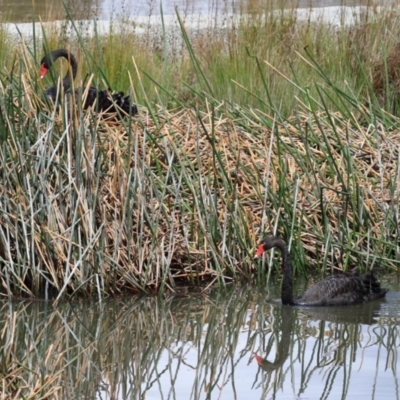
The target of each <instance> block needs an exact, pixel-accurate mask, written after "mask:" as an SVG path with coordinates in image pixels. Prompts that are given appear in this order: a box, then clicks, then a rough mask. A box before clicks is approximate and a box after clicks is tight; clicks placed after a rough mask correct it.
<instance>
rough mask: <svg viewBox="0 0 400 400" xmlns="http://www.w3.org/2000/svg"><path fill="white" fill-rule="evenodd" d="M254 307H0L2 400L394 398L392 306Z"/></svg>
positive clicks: (251, 297)
mask: <svg viewBox="0 0 400 400" xmlns="http://www.w3.org/2000/svg"><path fill="white" fill-rule="evenodd" d="M264 299H265V293H258V292H254V291H251V290H248V289H243V290H242V291H237V290H235V291H230V292H227V293H216V294H215V295H212V296H208V297H205V296H197V297H196V296H193V297H185V298H176V297H170V298H164V299H157V298H149V297H142V298H130V299H119V300H109V301H106V302H101V303H94V302H92V303H88V302H78V303H74V304H63V305H59V306H58V307H57V308H52V307H51V306H50V305H49V304H48V303H42V302H35V303H27V302H19V303H17V302H10V303H9V302H4V303H0V323H1V326H2V329H1V335H0V349H2V351H1V353H0V366H1V368H2V371H1V372H2V376H3V377H4V376H6V377H7V378H6V379H3V380H2V382H1V383H0V385H1V387H0V390H2V391H4V392H5V393H8V394H9V397H10V398H11V399H12V398H21V395H25V396H26V398H32V399H34V398H37V396H42V397H43V398H44V397H45V396H54V398H57V396H58V398H85V397H86V398H94V397H95V395H96V393H97V394H100V395H101V397H102V398H112V399H114V398H124V399H144V398H150V397H153V398H161V397H163V398H166V399H182V398H185V399H206V398H214V397H219V398H222V399H225V398H226V399H232V398H248V396H251V397H252V398H255V399H257V398H260V399H264V398H276V399H283V398H287V397H290V398H293V395H295V397H307V398H318V399H319V398H324V399H325V398H335V399H337V398H348V399H350V398H354V397H352V396H354V395H355V393H359V394H360V395H366V396H367V398H371V396H372V393H375V398H379V396H380V395H381V394H382V393H385V394H386V395H389V397H387V398H393V399H395V398H398V395H397V394H396V391H395V388H396V385H397V384H398V378H397V353H398V349H399V335H398V323H399V321H398V319H399V317H398V311H397V309H398V307H397V306H396V305H394V306H393V307H387V308H385V311H384V312H382V309H381V307H382V304H381V303H380V302H371V303H370V304H369V306H368V307H366V305H362V306H354V307H346V309H347V311H348V312H347V313H346V312H345V311H344V310H343V307H342V308H338V309H335V308H331V307H330V308H329V309H323V308H318V309H311V308H309V309H307V308H296V307H282V306H281V305H280V304H268V303H266V302H265V300H264ZM398 301H399V302H400V300H398ZM389 304H393V302H392V300H389ZM387 310H392V311H393V312H392V311H390V312H387ZM378 318H379V321H378ZM254 353H256V354H257V357H256V360H258V363H259V365H260V367H261V368H257V363H256V362H255V361H254ZM377 376H379V380H378V379H377V378H376V377H377ZM361 382H362V383H361ZM289 394H290V396H288V395H289ZM18 396H19V397H18ZM35 396H36V397H35Z"/></svg>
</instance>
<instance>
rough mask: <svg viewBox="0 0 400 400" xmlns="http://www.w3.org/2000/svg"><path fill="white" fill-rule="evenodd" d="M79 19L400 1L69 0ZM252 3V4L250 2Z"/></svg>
mask: <svg viewBox="0 0 400 400" xmlns="http://www.w3.org/2000/svg"><path fill="white" fill-rule="evenodd" d="M64 3H65V4H67V6H68V7H69V9H70V10H71V13H72V14H73V16H74V18H75V19H93V18H98V19H101V20H109V19H111V18H116V17H120V16H122V17H124V18H128V17H135V16H147V15H157V14H160V3H162V8H163V13H164V14H166V15H169V14H175V7H176V6H177V7H178V8H179V11H180V12H181V13H183V14H185V13H187V14H197V13H200V14H216V13H224V12H229V13H232V12H237V11H239V10H240V9H242V8H243V7H246V9H249V7H250V9H251V5H252V4H254V5H255V6H256V7H258V8H259V7H260V6H261V5H262V6H264V7H266V8H282V7H285V8H292V7H299V8H308V7H331V6H359V5H372V4H385V5H388V4H389V5H390V4H398V3H399V1H398V0H268V1H266V2H264V3H262V2H255V3H254V2H252V1H250V0H162V1H160V0H80V1H76V0H65V1H64ZM0 5H1V8H0V15H1V17H2V18H3V20H4V19H5V20H7V21H10V22H30V21H32V18H34V17H35V19H37V18H38V16H40V18H41V20H42V21H51V20H54V19H64V18H65V17H66V13H65V10H64V7H63V5H62V1H61V0H35V1H32V0H0ZM249 5H250V6H249Z"/></svg>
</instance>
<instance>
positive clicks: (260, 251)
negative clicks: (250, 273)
mask: <svg viewBox="0 0 400 400" xmlns="http://www.w3.org/2000/svg"><path fill="white" fill-rule="evenodd" d="M263 253H264V245H263V244H260V245H259V246H258V247H257V252H256V255H255V256H254V258H260V257H261V256H262V254H263Z"/></svg>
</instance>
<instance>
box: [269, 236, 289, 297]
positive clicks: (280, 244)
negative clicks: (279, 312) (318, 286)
mask: <svg viewBox="0 0 400 400" xmlns="http://www.w3.org/2000/svg"><path fill="white" fill-rule="evenodd" d="M273 247H276V248H278V249H279V250H280V252H281V254H282V269H283V282H282V294H281V297H282V304H285V305H292V304H294V302H293V288H292V259H291V258H290V254H289V250H288V248H287V246H286V243H285V242H284V241H283V240H281V239H278V238H276V239H275V240H274V246H273Z"/></svg>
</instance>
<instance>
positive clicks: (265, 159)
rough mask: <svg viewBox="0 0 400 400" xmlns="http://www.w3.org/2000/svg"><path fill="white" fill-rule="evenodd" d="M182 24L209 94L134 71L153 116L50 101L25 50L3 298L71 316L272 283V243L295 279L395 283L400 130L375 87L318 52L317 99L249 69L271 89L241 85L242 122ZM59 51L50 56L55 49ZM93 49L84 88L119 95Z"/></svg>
mask: <svg viewBox="0 0 400 400" xmlns="http://www.w3.org/2000/svg"><path fill="white" fill-rule="evenodd" d="M385 18H386V17H385ZM396 18H397V14H394V16H393V18H392V20H391V21H392V22H393V20H395V19H396ZM179 21H180V23H181V34H182V43H183V44H184V46H185V47H184V48H185V51H186V53H185V54H183V55H182V64H181V66H182V68H181V69H182V70H186V69H187V68H189V67H190V68H189V69H191V74H192V75H193V77H194V78H193V79H194V80H193V82H195V81H196V85H190V84H186V85H181V86H185V88H186V89H185V90H187V93H190V98H186V100H185V96H186V95H184V96H178V94H177V92H176V91H170V88H169V86H168V84H167V83H166V82H167V81H168V74H167V72H166V71H167V70H165V72H166V75H164V77H163V78H162V79H161V81H157V80H156V79H154V78H151V75H150V74H149V73H146V71H144V70H142V69H140V68H139V67H138V65H137V64H136V60H135V59H134V60H133V63H134V65H135V66H136V69H135V71H132V73H131V74H130V73H128V71H125V74H123V75H125V76H127V77H129V82H130V83H129V86H130V91H131V94H132V96H133V97H134V98H135V99H136V100H140V99H142V100H143V104H144V106H142V107H140V112H139V115H138V116H135V117H126V118H124V119H122V120H118V119H113V118H109V117H108V116H106V115H98V114H95V113H93V112H91V111H90V110H89V111H87V112H85V111H84V110H82V109H81V108H80V106H79V103H78V104H77V105H76V106H75V105H74V107H71V104H68V103H67V102H64V101H61V102H60V103H58V104H56V105H53V104H50V103H49V102H47V101H45V99H44V96H43V86H42V84H41V83H39V82H38V80H37V73H36V71H37V69H38V65H37V60H38V59H40V58H41V57H42V54H41V53H39V51H38V48H37V46H36V47H35V46H33V47H25V46H21V47H19V48H18V49H17V51H18V53H17V56H15V57H14V59H13V64H12V65H11V66H9V67H8V68H7V69H5V71H6V72H3V75H2V79H1V86H0V101H1V102H0V104H1V119H0V139H1V148H0V163H1V171H0V173H1V179H0V210H1V213H0V263H1V267H2V268H1V271H0V280H1V289H0V293H1V295H2V296H3V297H40V298H46V299H49V298H56V299H57V300H60V299H66V298H71V297H72V296H74V295H79V296H85V297H91V296H96V297H104V296H109V295H119V294H124V293H139V292H146V293H158V292H160V291H163V290H166V289H167V290H171V291H180V290H183V289H182V287H190V288H201V290H206V289H207V288H209V287H211V286H212V285H215V284H217V285H219V286H220V287H224V286H225V285H227V284H229V283H230V282H233V281H238V280H252V279H253V278H254V277H256V278H258V279H263V275H264V272H265V270H266V268H264V267H260V268H259V265H255V263H254V261H253V254H254V252H253V249H254V247H255V245H256V243H257V242H258V241H259V240H260V239H261V237H262V236H263V235H265V234H266V233H270V232H277V233H278V234H279V235H281V236H282V237H284V238H285V239H286V240H287V241H288V242H289V244H290V246H291V251H292V254H293V256H294V257H295V259H296V262H295V270H296V271H295V273H299V272H302V273H308V272H310V271H316V270H317V271H321V272H325V271H330V272H334V270H349V269H352V268H359V269H360V270H366V269H369V268H371V267H372V266H374V265H377V264H379V265H382V266H384V267H387V268H390V269H397V268H398V266H399V260H400V256H399V243H400V232H399V224H398V221H399V204H400V203H399V187H400V162H399V160H400V158H399V149H400V134H399V129H398V126H399V123H398V119H397V118H396V116H393V115H392V114H395V113H392V114H391V113H388V112H387V111H385V110H384V109H382V108H381V105H382V102H381V100H382V99H381V98H380V97H382V96H379V93H375V95H374V92H373V86H372V84H370V89H371V90H372V95H371V96H369V97H368V96H366V97H364V96H362V95H361V94H360V93H358V92H357V88H356V87H357V85H354V86H353V87H349V86H348V87H347V88H346V87H343V85H342V84H337V83H336V82H337V81H336V80H335V79H333V77H331V76H330V75H328V74H327V72H326V71H325V69H324V68H323V66H322V65H321V64H319V59H318V60H317V59H316V58H314V56H313V54H311V53H310V52H309V53H307V54H308V55H307V56H306V55H304V53H303V54H302V53H299V52H296V51H294V54H295V55H296V57H297V58H298V60H299V62H301V63H302V65H303V67H302V68H306V69H307V70H308V72H309V75H310V76H312V77H317V78H318V82H319V83H315V85H314V86H313V87H312V88H310V87H309V86H308V84H309V80H306V81H304V82H301V83H300V80H299V76H297V75H296V73H295V72H294V70H293V71H292V74H291V75H290V74H288V73H287V72H288V71H287V70H286V69H285V68H282V69H279V68H278V67H277V66H276V65H274V64H271V62H270V61H268V60H265V61H262V60H260V59H259V58H258V57H257V56H254V55H251V54H248V55H247V57H248V60H247V62H250V61H249V60H251V62H252V63H253V68H254V70H252V71H253V72H254V73H253V72H252V73H251V74H248V75H251V76H253V77H254V79H255V80H258V82H261V85H260V87H259V88H257V90H256V89H255V88H254V86H251V85H250V86H243V85H242V84H241V83H239V82H237V81H236V82H234V85H235V87H237V88H240V90H241V91H242V92H243V93H246V97H245V98H244V99H246V98H247V96H250V97H251V98H253V99H255V102H248V103H243V104H245V105H243V104H242V105H240V106H239V105H238V104H239V103H236V102H234V101H233V97H229V96H227V98H224V95H223V94H222V93H219V91H218V90H216V88H217V87H216V86H215V83H214V82H213V81H212V80H211V78H209V77H210V76H211V77H213V78H215V76H217V75H216V74H214V73H213V72H212V71H211V69H209V68H208V67H207V66H205V65H204V60H203V59H202V56H203V53H202V52H201V49H200V50H198V42H196V43H193V42H192V39H191V37H190V35H189V34H188V32H187V30H186V28H185V26H184V23H183V21H182V20H179ZM247 21H248V20H247ZM281 22H282V21H281ZM71 23H72V24H74V23H73V21H72V22H71ZM371 24H372V23H371ZM372 25H373V24H372ZM246 27H247V28H248V26H247V25H245V24H244V25H243V26H241V28H242V29H245V28H246ZM373 27H374V26H373ZM320 29H322V28H321V27H320ZM371 29H372V28H371ZM375 29H377V27H376V26H375ZM300 31H301V32H303V33H304V31H303V30H302V29H300ZM354 35H355V34H354ZM339 36H340V35H338V37H339ZM355 37H357V35H355ZM110 38H111V36H110ZM52 40H54V37H48V38H45V42H44V45H46V46H48V47H52V48H54V46H55V45H54V43H53V42H52ZM96 40H97V45H98V48H100V47H99V46H100V44H101V43H102V42H101V40H104V39H100V38H96ZM110 40H111V39H110ZM92 45H93V42H90V41H89V42H88V43H87V42H86V41H85V40H83V38H82V37H81V36H79V32H78V30H77V44H76V46H78V48H79V49H80V54H81V56H84V60H85V63H84V64H88V65H92V66H93V68H94V72H95V73H94V75H91V76H89V77H88V78H87V79H86V80H85V81H86V82H92V83H96V84H99V85H103V86H104V85H105V86H106V87H107V83H108V82H107V81H106V79H105V77H106V75H105V74H104V64H102V63H105V65H107V61H106V60H107V57H106V56H105V55H103V56H101V57H99V59H100V60H102V61H101V62H99V63H98V64H96V62H95V60H96V58H95V55H96V54H97V56H99V54H98V52H97V53H96V54H92V53H91V52H90V49H91V46H92ZM57 47H58V45H57ZM142 54H143V53H142ZM221 54H224V52H223V51H222V52H221ZM354 54H357V52H355V53H353V55H354ZM359 58H362V55H360V56H359ZM222 59H224V58H223V57H222ZM388 59H390V57H389V58H388ZM166 60H168V58H166V59H165V60H164V61H163V63H165V62H166ZM125 61H126V60H125ZM359 62H361V61H359ZM121 63H122V61H121ZM121 63H120V62H119V63H118V65H119V66H121V65H122V64H121ZM235 63H236V61H235ZM162 65H164V66H165V64H162ZM174 65H175V64H174ZM325 65H326V64H325ZM359 65H362V64H359ZM265 68H267V69H269V70H270V71H272V72H273V74H274V76H275V80H272V81H271V82H272V86H271V87H274V84H275V81H276V82H278V81H279V82H285V85H289V86H286V87H290V88H291V93H292V95H291V97H292V99H291V100H292V101H295V107H294V108H292V113H291V114H290V115H289V116H288V115H287V112H286V111H285V107H282V104H281V102H280V101H279V100H276V99H275V96H274V95H273V91H272V89H271V90H270V85H269V81H267V80H265V76H264V73H265ZM64 71H65V69H64ZM120 72H121V71H120ZM133 72H134V73H133ZM359 73H360V75H359V76H364V78H363V79H364V83H365V82H367V80H366V71H365V70H363V69H362V68H361V70H360V72H359ZM121 74H122V72H121V73H120V74H117V75H121ZM82 76H83V75H82V71H81V75H80V77H82ZM144 76H146V77H147V78H151V79H150V80H151V82H152V84H153V86H152V90H151V91H149V90H148V86H146V85H147V84H148V82H147V84H145V79H144ZM238 76H241V75H240V74H239V75H238ZM387 76H388V77H389V76H391V75H390V74H388V75H387ZM79 79H81V78H78V80H79ZM230 82H231V83H232V82H233V78H232V79H231V81H230ZM382 82H383V81H382ZM47 83H49V82H47ZM181 83H182V82H181ZM386 83H387V84H389V83H390V82H388V81H386ZM114 87H115V86H114ZM281 87H283V86H281ZM149 92H152V93H157V94H158V97H157V98H158V99H159V100H160V102H159V103H158V104H157V103H156V102H155V101H154V99H151V98H150V97H149V96H148V93H149ZM293 93H295V95H293ZM382 93H384V91H383V92H382ZM383 97H384V96H383ZM167 98H168V99H169V100H166V99H167ZM139 104H140V103H139ZM166 104H167V105H169V106H171V104H179V107H176V108H173V107H165V105H166ZM390 104H391V105H392V104H393V102H391V103H390ZM383 105H384V104H383ZM392 111H393V110H392Z"/></svg>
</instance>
